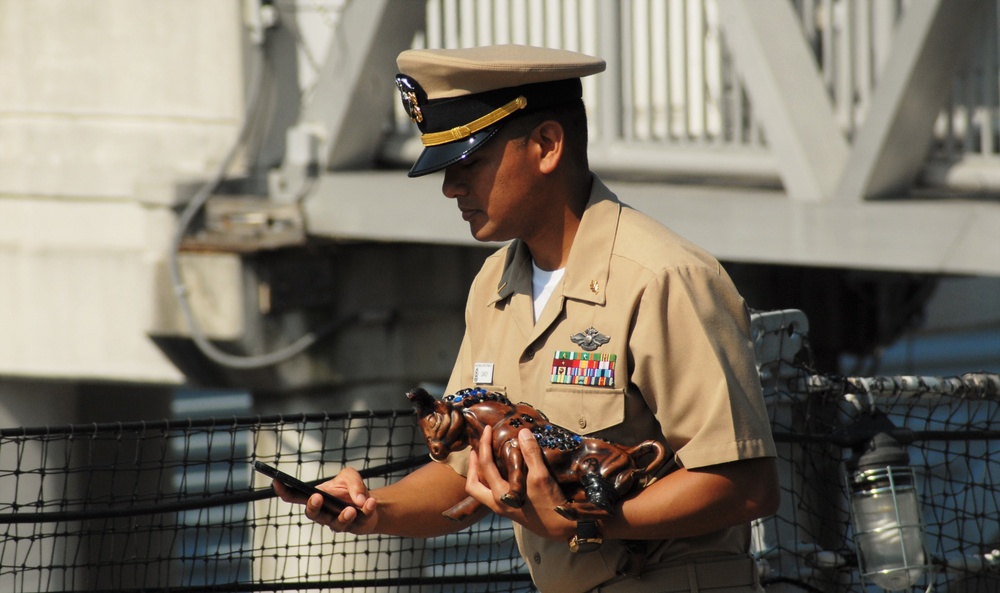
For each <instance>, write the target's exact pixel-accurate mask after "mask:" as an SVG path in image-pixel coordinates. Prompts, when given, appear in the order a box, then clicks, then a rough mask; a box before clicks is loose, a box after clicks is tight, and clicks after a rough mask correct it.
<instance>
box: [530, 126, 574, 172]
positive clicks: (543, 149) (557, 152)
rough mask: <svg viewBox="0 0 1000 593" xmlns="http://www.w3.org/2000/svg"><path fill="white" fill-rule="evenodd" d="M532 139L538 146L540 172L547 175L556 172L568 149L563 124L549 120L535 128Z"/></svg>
mask: <svg viewBox="0 0 1000 593" xmlns="http://www.w3.org/2000/svg"><path fill="white" fill-rule="evenodd" d="M531 139H532V141H534V142H535V143H536V144H537V145H538V149H539V152H538V156H539V163H538V166H539V170H540V171H541V172H542V173H543V174H546V175H547V174H549V173H552V172H553V171H555V170H556V167H558V166H559V163H560V161H562V155H563V150H564V149H565V148H566V133H565V131H564V130H563V127H562V124H560V123H559V122H557V121H555V120H552V119H547V120H545V121H543V122H542V123H540V124H538V125H537V126H535V129H534V131H532V133H531Z"/></svg>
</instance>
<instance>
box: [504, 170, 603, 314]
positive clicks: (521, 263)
mask: <svg viewBox="0 0 1000 593" xmlns="http://www.w3.org/2000/svg"><path fill="white" fill-rule="evenodd" d="M620 213H621V203H619V202H618V198H617V197H616V196H615V194H614V193H612V192H611V190H610V189H608V187H607V186H606V185H604V183H603V182H602V181H601V180H600V179H598V177H597V176H596V175H594V176H593V183H592V185H591V188H590V198H589V199H588V200H587V206H586V208H585V209H584V212H583V218H582V219H581V220H580V226H579V228H577V231H576V236H575V237H574V238H573V246H572V247H571V248H570V252H569V260H568V261H567V263H566V272H565V275H564V276H563V288H562V293H563V296H565V297H566V298H571V299H576V300H579V301H585V302H591V303H594V304H598V305H603V304H604V303H605V294H606V290H607V284H608V275H609V274H608V269H609V267H610V264H611V251H612V249H613V247H614V244H615V235H616V233H617V231H618V217H619V214H620ZM506 257H507V259H506V262H505V263H504V272H503V275H502V276H501V277H500V283H499V284H498V285H497V293H496V296H495V297H494V299H493V300H492V303H495V302H497V301H500V300H503V299H505V298H507V297H509V296H510V295H512V294H514V293H515V292H522V293H525V294H531V254H530V253H529V252H528V248H527V246H526V245H524V243H523V242H522V241H520V240H515V241H514V242H512V243H511V244H510V245H509V246H508V247H507V254H506Z"/></svg>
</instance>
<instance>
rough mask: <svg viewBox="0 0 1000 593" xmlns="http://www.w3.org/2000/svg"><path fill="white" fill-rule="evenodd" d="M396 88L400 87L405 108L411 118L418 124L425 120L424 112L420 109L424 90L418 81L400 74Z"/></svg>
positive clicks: (397, 77)
mask: <svg viewBox="0 0 1000 593" xmlns="http://www.w3.org/2000/svg"><path fill="white" fill-rule="evenodd" d="M396 88H398V89H399V98H400V99H401V100H402V101H403V109H405V110H406V114H407V115H409V116H410V120H411V121H412V122H413V123H417V124H419V123H420V122H422V121H424V114H423V112H421V111H420V95H423V94H424V91H423V89H422V88H420V85H419V84H417V81H415V80H413V79H412V78H410V77H409V76H406V75H405V74H400V75H398V76H396Z"/></svg>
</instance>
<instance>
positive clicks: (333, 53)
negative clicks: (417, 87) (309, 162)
mask: <svg viewBox="0 0 1000 593" xmlns="http://www.w3.org/2000/svg"><path fill="white" fill-rule="evenodd" d="M424 19H425V7H424V2H422V1H419V0H364V1H363V2H350V3H348V5H347V8H346V9H345V10H344V13H343V14H342V15H341V18H340V21H339V23H338V27H337V31H336V33H335V34H334V35H333V36H332V37H331V42H330V48H329V50H328V52H327V55H326V60H325V61H324V63H323V67H322V69H321V71H320V73H319V78H318V81H317V84H316V88H315V92H314V93H313V96H312V99H311V101H310V102H309V104H308V105H307V106H306V107H305V109H304V112H303V115H302V117H301V119H300V120H299V124H300V125H301V126H303V127H304V128H306V129H310V128H313V129H314V128H315V127H317V125H318V126H319V127H320V129H322V130H323V131H324V134H323V135H324V136H325V138H323V139H322V142H321V146H320V147H319V151H320V155H319V159H320V162H319V165H320V167H321V168H330V169H343V168H348V167H357V166H364V167H368V166H371V164H372V161H373V159H374V157H375V154H377V152H378V148H379V144H380V142H381V140H382V133H381V131H382V128H383V126H384V125H385V118H386V114H387V113H389V110H390V109H391V107H392V104H393V103H392V102H393V101H394V100H396V99H395V97H396V96H397V94H396V92H395V87H394V79H395V74H396V56H397V55H399V52H401V51H403V50H405V49H409V48H410V46H411V45H412V44H413V36H414V35H415V34H416V32H417V31H418V30H421V29H423V27H424Z"/></svg>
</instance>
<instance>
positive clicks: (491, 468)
mask: <svg viewBox="0 0 1000 593" xmlns="http://www.w3.org/2000/svg"><path fill="white" fill-rule="evenodd" d="M516 444H517V448H518V449H520V451H521V455H522V457H523V458H524V464H525V466H526V468H527V479H526V496H525V500H524V505H523V506H522V507H521V508H519V509H515V508H512V507H510V506H507V505H506V504H504V503H503V502H502V501H501V500H500V497H501V496H503V495H504V494H506V493H507V491H508V490H509V489H510V484H509V483H508V482H507V481H506V480H505V479H503V477H502V476H501V475H500V470H499V469H497V466H496V464H495V463H494V462H493V430H492V427H490V426H487V427H485V428H484V429H483V434H482V436H481V437H480V440H479V449H478V450H475V449H473V450H472V452H471V454H470V458H469V474H468V476H467V479H466V485H465V490H466V492H468V494H469V496H472V497H473V498H475V499H476V500H478V501H479V502H481V503H482V504H483V505H485V506H486V507H488V508H489V509H490V510H492V511H493V512H494V513H496V514H498V515H501V516H503V517H507V518H509V519H510V520H512V521H515V522H517V523H520V524H521V525H523V526H524V527H525V528H526V529H528V530H529V531H531V532H533V533H535V534H537V535H539V536H541V537H544V538H547V539H553V540H565V541H569V540H570V538H572V537H573V535H574V534H575V533H576V524H575V523H574V522H573V521H570V520H569V519H566V518H565V517H563V516H562V515H560V514H559V513H557V512H556V510H555V508H556V507H557V506H558V505H561V504H563V503H565V502H566V495H565V494H563V492H562V490H561V489H560V488H559V484H558V483H556V481H555V479H553V478H552V474H550V473H549V468H548V466H546V465H545V459H544V458H543V457H542V449H541V447H539V446H538V441H536V440H535V437H534V435H532V434H531V431H530V430H528V429H526V428H523V429H521V430H520V432H518V434H517V443H516Z"/></svg>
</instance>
